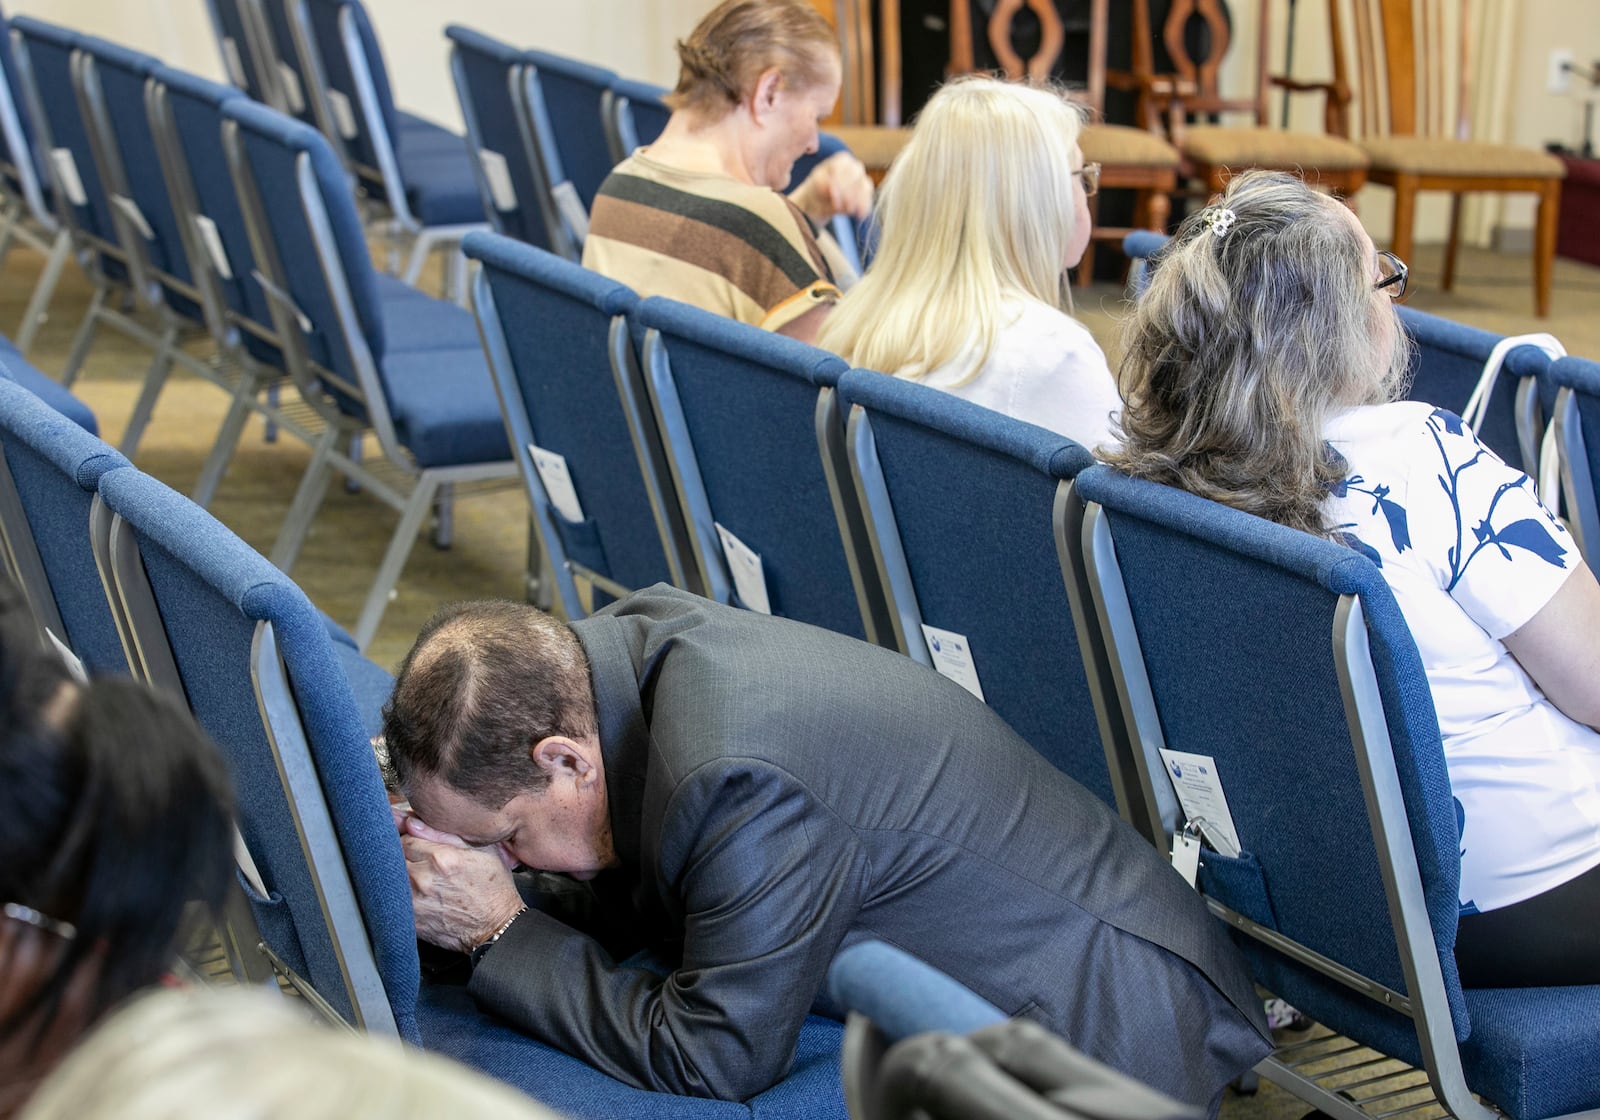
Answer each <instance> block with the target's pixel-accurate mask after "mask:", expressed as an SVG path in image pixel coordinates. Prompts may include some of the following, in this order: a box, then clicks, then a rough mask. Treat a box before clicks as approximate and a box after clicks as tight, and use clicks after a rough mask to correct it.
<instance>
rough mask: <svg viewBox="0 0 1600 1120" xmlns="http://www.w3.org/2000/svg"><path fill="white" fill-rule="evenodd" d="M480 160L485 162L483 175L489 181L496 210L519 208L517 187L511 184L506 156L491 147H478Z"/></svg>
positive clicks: (490, 194)
mask: <svg viewBox="0 0 1600 1120" xmlns="http://www.w3.org/2000/svg"><path fill="white" fill-rule="evenodd" d="M478 162H479V163H481V164H483V177H484V178H485V179H486V180H488V182H489V196H490V197H491V198H492V199H493V200H494V208H495V209H496V210H506V211H509V210H515V209H516V208H517V192H516V188H514V187H513V186H512V185H511V168H510V167H509V166H508V165H507V164H506V157H505V156H503V155H501V154H500V153H499V152H496V151H492V150H491V149H489V148H479V149H478Z"/></svg>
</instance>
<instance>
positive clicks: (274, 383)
mask: <svg viewBox="0 0 1600 1120" xmlns="http://www.w3.org/2000/svg"><path fill="white" fill-rule="evenodd" d="M282 386H283V382H282V381H280V380H278V379H277V378H276V377H274V378H273V379H272V380H271V381H268V382H267V404H269V405H271V406H272V407H273V408H277V407H278V398H279V397H280V396H281V395H282V394H281V393H280V392H279V390H280V389H281V388H282ZM261 442H263V443H277V442H278V422H277V421H276V420H274V419H273V418H272V417H270V416H269V417H267V424H266V430H265V431H264V432H262V433H261Z"/></svg>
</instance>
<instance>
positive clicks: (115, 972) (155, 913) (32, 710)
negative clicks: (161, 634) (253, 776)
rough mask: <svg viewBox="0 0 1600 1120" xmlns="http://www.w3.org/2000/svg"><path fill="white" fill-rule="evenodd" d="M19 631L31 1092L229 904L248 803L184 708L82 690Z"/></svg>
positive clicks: (9, 891) (9, 758)
mask: <svg viewBox="0 0 1600 1120" xmlns="http://www.w3.org/2000/svg"><path fill="white" fill-rule="evenodd" d="M16 621H17V620H16V619H15V618H14V617H13V618H11V619H7V620H5V623H7V624H0V907H3V910H0V1066H4V1067H5V1068H4V1069H0V1083H4V1082H9V1083H10V1084H11V1085H12V1086H13V1087H14V1088H13V1091H21V1092H26V1083H27V1082H29V1081H30V1080H31V1076H30V1074H29V1073H28V1071H29V1070H35V1071H42V1068H47V1067H48V1065H49V1064H51V1063H52V1062H53V1061H54V1060H56V1059H58V1058H59V1057H60V1053H61V1051H62V1050H64V1049H65V1048H66V1047H68V1046H70V1044H71V1042H72V1041H73V1040H74V1039H75V1038H76V1037H77V1035H78V1034H80V1033H81V1032H82V1031H83V1030H84V1029H86V1028H87V1027H88V1026H89V1025H91V1024H92V1023H93V1022H94V1021H95V1020H97V1019H98V1018H100V1017H101V1016H102V1015H103V1014H104V1013H105V1012H106V1011H107V1010H108V1009H110V1008H111V1007H112V1006H113V1005H115V1004H116V1003H118V1002H119V1001H121V1000H122V999H124V998H125V997H127V996H128V995H130V994H132V993H133V992H135V991H137V990H139V989H140V988H143V987H146V986H147V985H149V984H152V983H154V982H155V981H157V980H159V979H160V978H161V976H162V975H163V974H165V973H166V972H167V970H168V969H169V968H170V967H171V965H172V963H173V961H174V959H175V957H176V954H177V951H178V948H179V946H180V940H181V937H182V936H183V934H184V933H185V932H186V924H185V919H186V916H187V915H188V914H189V913H191V912H192V911H190V904H191V903H200V904H202V906H203V907H209V908H212V909H215V907H216V906H217V905H218V904H219V903H220V902H221V899H222V896H223V892H224V891H225V889H226V885H227V877H228V873H229V868H230V866H231V862H232V852H233V849H232V843H231V841H232V823H231V822H232V795H231V793H230V787H229V782H228V776H227V773H226V770H225V768H224V766H223V763H222V759H221V757H220V755H219V754H218V753H217V750H216V748H215V747H214V746H213V745H212V744H211V743H210V742H209V741H208V740H207V739H206V737H205V735H204V733H203V732H201V731H200V729H199V728H198V727H197V726H196V725H195V723H194V720H193V719H192V718H191V717H190V716H189V714H188V712H187V711H185V710H184V709H183V708H182V707H181V706H179V705H178V704H177V703H175V702H174V701H172V700H170V699H168V698H166V697H164V696H161V695H158V694H156V693H154V692H152V691H151V690H149V689H147V688H145V687H143V686H141V685H137V684H135V683H133V682H132V681H131V680H128V679H125V678H108V679H98V680H95V681H94V682H92V683H90V684H88V685H81V684H79V683H77V682H76V681H74V680H72V679H71V678H70V677H69V676H68V675H67V673H66V670H65V668H64V666H63V665H62V664H61V663H60V662H59V661H58V660H57V659H56V658H55V657H54V656H52V655H50V654H48V653H45V652H43V651H41V650H40V648H39V647H38V645H37V644H36V643H35V641H34V640H33V639H34V635H33V633H32V632H31V631H30V630H29V629H28V628H27V627H26V626H22V625H16V624H15V623H16ZM0 1096H3V1094H0ZM3 1103H4V1102H3V1101H0V1104H3Z"/></svg>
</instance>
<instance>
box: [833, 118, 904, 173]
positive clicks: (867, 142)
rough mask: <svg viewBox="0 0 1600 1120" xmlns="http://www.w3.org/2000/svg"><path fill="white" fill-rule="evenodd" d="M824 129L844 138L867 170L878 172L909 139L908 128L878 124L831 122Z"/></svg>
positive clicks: (892, 160) (891, 160)
mask: <svg viewBox="0 0 1600 1120" xmlns="http://www.w3.org/2000/svg"><path fill="white" fill-rule="evenodd" d="M823 131H824V132H827V133H828V134H829V135H832V136H837V137H838V138H839V139H840V140H841V141H843V143H844V145H845V147H847V148H849V149H850V151H851V152H853V153H854V154H855V157H856V158H857V159H858V160H860V161H861V162H862V163H864V164H865V165H866V167H867V170H868V171H877V172H883V171H886V170H888V167H889V165H890V164H891V163H893V162H894V157H895V156H897V155H899V154H900V152H901V150H902V149H904V148H905V146H906V143H907V142H908V141H909V140H910V139H911V130H910V129H909V128H890V127H887V126H885V125H879V124H832V125H828V126H827V127H826V128H825V129H823Z"/></svg>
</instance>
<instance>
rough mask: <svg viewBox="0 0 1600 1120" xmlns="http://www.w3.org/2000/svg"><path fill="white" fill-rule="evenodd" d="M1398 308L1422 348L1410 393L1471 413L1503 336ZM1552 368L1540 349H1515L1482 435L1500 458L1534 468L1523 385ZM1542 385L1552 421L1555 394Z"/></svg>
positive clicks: (1415, 397)
mask: <svg viewBox="0 0 1600 1120" xmlns="http://www.w3.org/2000/svg"><path fill="white" fill-rule="evenodd" d="M1398 310H1399V312H1400V322H1401V323H1403V324H1404V325H1405V328H1406V331H1407V333H1409V334H1410V335H1411V338H1412V340H1413V341H1414V342H1415V343H1416V347H1417V355H1416V361H1415V363H1414V364H1413V366H1412V377H1411V387H1410V389H1409V391H1408V392H1407V394H1406V395H1407V396H1408V397H1409V398H1410V399H1411V400H1414V401H1427V402H1428V403H1429V404H1435V405H1438V406H1439V407H1441V408H1447V409H1449V410H1450V411H1452V412H1455V413H1457V414H1459V413H1461V412H1463V411H1465V409H1466V405H1467V398H1469V397H1470V396H1471V395H1472V390H1473V388H1474V387H1475V386H1476V385H1477V384H1478V377H1479V375H1480V374H1481V373H1482V372H1483V364H1484V362H1485V361H1487V360H1488V358H1489V352H1490V351H1492V350H1493V349H1494V348H1495V346H1496V345H1497V344H1498V343H1499V342H1500V340H1501V338H1502V337H1503V336H1502V335H1498V334H1494V333H1492V332H1490V331H1483V330H1479V329H1477V328H1476V327H1468V326H1464V325H1462V324H1461V323H1456V322H1452V321H1451V320H1449V319H1444V318H1440V317H1439V316H1437V315H1429V314H1428V313H1427V312H1425V311H1413V310H1412V309H1411V308H1409V307H1401V308H1399V309H1398ZM1548 364H1549V361H1548V359H1547V358H1546V357H1545V355H1544V352H1543V351H1541V350H1538V349H1536V348H1534V347H1531V346H1519V347H1518V348H1517V349H1515V350H1513V351H1511V353H1510V354H1509V355H1507V356H1506V363H1505V365H1504V366H1503V367H1502V368H1501V370H1500V377H1499V378H1498V379H1497V380H1496V382H1495V387H1494V393H1493V394H1492V395H1491V396H1490V398H1489V411H1488V413H1487V414H1486V415H1485V417H1484V422H1483V427H1482V428H1481V429H1480V430H1479V432H1478V438H1479V439H1481V440H1483V442H1484V443H1486V444H1488V445H1489V446H1490V448H1492V449H1493V450H1494V453H1495V454H1496V455H1498V456H1500V458H1502V459H1504V460H1505V461H1506V462H1507V463H1510V464H1511V465H1512V466H1514V467H1518V468H1521V469H1524V470H1525V469H1527V467H1528V466H1531V465H1532V464H1524V463H1523V461H1522V451H1521V449H1520V448H1519V446H1518V444H1517V423H1516V397H1517V386H1518V383H1519V382H1520V381H1521V380H1522V379H1523V378H1525V377H1535V378H1537V377H1538V375H1539V374H1540V373H1541V372H1542V371H1543V370H1544V368H1545V366H1546V365H1548ZM1538 384H1540V385H1541V393H1540V397H1541V401H1540V403H1541V405H1542V407H1543V410H1544V415H1545V417H1546V418H1548V417H1549V416H1550V414H1551V412H1552V410H1553V408H1554V405H1555V394H1554V392H1552V391H1549V390H1548V389H1545V388H1544V383H1543V381H1542V380H1541V381H1540V382H1538Z"/></svg>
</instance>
